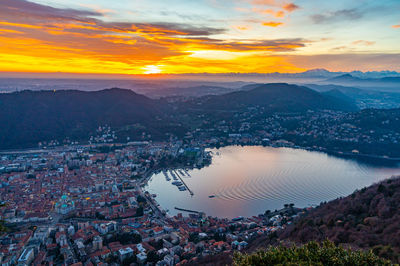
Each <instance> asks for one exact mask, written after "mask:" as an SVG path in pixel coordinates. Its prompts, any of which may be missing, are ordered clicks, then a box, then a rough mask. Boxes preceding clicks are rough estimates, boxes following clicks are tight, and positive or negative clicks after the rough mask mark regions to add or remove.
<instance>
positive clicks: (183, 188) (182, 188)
mask: <svg viewBox="0 0 400 266" xmlns="http://www.w3.org/2000/svg"><path fill="white" fill-rule="evenodd" d="M178 188H179V190H180V191H185V190H186V187H185V186H180V187H178Z"/></svg>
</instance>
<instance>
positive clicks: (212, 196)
mask: <svg viewBox="0 0 400 266" xmlns="http://www.w3.org/2000/svg"><path fill="white" fill-rule="evenodd" d="M208 197H209V198H210V199H212V198H215V197H216V196H215V195H210V196H208Z"/></svg>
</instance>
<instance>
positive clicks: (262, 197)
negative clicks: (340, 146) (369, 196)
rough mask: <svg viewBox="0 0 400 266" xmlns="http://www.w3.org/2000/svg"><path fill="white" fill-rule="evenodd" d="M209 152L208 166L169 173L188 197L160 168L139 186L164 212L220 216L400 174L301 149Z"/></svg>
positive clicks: (325, 195) (299, 201)
mask: <svg viewBox="0 0 400 266" xmlns="http://www.w3.org/2000/svg"><path fill="white" fill-rule="evenodd" d="M209 151H211V152H212V153H213V159H212V163H211V165H210V166H208V167H204V168H202V169H193V170H188V171H187V172H185V171H183V170H180V171H179V170H176V171H175V173H176V174H178V175H180V176H181V178H182V180H183V181H184V182H185V183H186V185H187V186H188V187H189V188H190V190H191V191H192V192H193V195H191V194H190V193H189V191H187V190H186V191H180V190H179V189H178V187H177V186H175V185H173V184H172V182H173V181H174V179H173V178H172V176H171V174H170V172H169V171H168V173H167V174H168V176H169V177H170V178H171V180H170V181H167V179H166V177H165V175H164V174H163V173H162V172H161V173H157V174H154V175H153V176H152V177H151V179H150V181H149V182H148V184H147V186H146V188H145V189H146V190H147V191H149V192H150V193H151V194H156V195H157V197H156V200H157V202H158V203H159V204H160V205H161V207H162V208H163V209H164V210H168V214H169V215H175V214H177V213H179V212H181V211H177V210H175V207H178V208H184V209H190V210H195V211H203V212H205V213H206V214H207V215H211V216H215V217H220V218H223V217H226V218H233V217H237V216H244V217H250V216H253V215H258V214H261V213H264V212H265V211H266V210H275V209H281V208H282V207H283V205H284V204H286V203H294V204H295V206H296V207H307V206H311V205H317V204H319V203H320V202H323V201H329V200H332V199H335V198H337V197H341V196H347V195H349V194H351V193H352V192H353V191H354V190H356V189H360V188H363V187H365V186H369V185H371V184H373V183H375V182H377V181H379V180H382V179H385V178H389V177H391V176H392V175H397V174H400V168H399V167H397V168H396V167H387V166H381V167H379V166H370V165H366V164H362V163H359V162H357V161H354V160H351V159H342V158H337V157H334V156H330V155H327V154H325V153H321V152H314V151H307V150H302V149H291V148H273V147H262V146H245V147H240V146H228V147H224V148H220V149H218V150H217V149H209ZM187 174H189V175H190V177H189V176H188V175H187ZM178 180H179V179H178ZM209 196H212V197H209ZM183 214H185V215H186V214H187V213H184V212H183Z"/></svg>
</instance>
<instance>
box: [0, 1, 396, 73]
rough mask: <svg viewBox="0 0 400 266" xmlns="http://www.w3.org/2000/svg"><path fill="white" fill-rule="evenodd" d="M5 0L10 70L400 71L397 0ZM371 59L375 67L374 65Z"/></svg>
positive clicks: (3, 60)
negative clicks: (368, 63) (320, 69)
mask: <svg viewBox="0 0 400 266" xmlns="http://www.w3.org/2000/svg"><path fill="white" fill-rule="evenodd" d="M228 2H229V3H228ZM339 2H340V3H339ZM342 2H343V3H347V4H346V5H345V4H343V3H342ZM0 5H1V8H0V71H11V72H70V73H108V74H159V73H204V72H210V73H227V72H240V73H249V72H259V73H268V72H289V73H290V72H298V71H304V70H307V69H311V68H317V67H318V68H326V69H329V70H333V71H337V70H341V71H351V70H362V71H369V70H397V71H399V70H400V65H399V64H398V62H399V61H400V46H399V45H398V44H399V43H400V28H399V17H398V10H399V8H400V2H399V1H396V0H393V1H374V0H365V1H353V2H350V1H344V0H342V1H335V3H333V1H307V0H296V1H286V0H275V1H274V0H271V1H256V0H235V1H232V2H231V1H207V0H203V1H180V0H174V1H172V2H171V3H170V4H167V3H166V2H165V1H161V0H159V1H151V2H148V1H124V0H121V1H112V2H110V1H105V0H101V1H95V0H83V1H79V3H77V2H72V1H66V0H35V1H26V0H0ZM343 6H345V7H346V8H343ZM371 57H373V58H374V62H375V64H374V65H373V66H371V65H365V64H364V63H365V62H368V61H369V58H371Z"/></svg>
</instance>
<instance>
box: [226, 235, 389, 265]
mask: <svg viewBox="0 0 400 266" xmlns="http://www.w3.org/2000/svg"><path fill="white" fill-rule="evenodd" d="M233 261H234V265H236V266H245V265H252V266H257V265H327V266H330V265H332V266H340V265H346V266H348V265H349V266H350V265H354V266H355V265H393V264H392V263H391V262H390V261H389V260H385V259H382V258H379V257H378V256H376V255H374V254H373V253H372V251H369V252H365V251H359V250H351V249H345V248H343V247H342V246H336V245H335V244H334V243H333V242H331V241H328V240H326V241H324V242H323V244H322V245H320V244H318V243H317V242H315V241H311V242H309V243H307V244H305V245H303V246H299V247H297V246H292V247H285V246H282V245H281V246H278V247H273V246H271V247H269V248H268V249H267V250H259V251H256V252H254V253H252V254H244V253H235V254H234V258H233Z"/></svg>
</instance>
